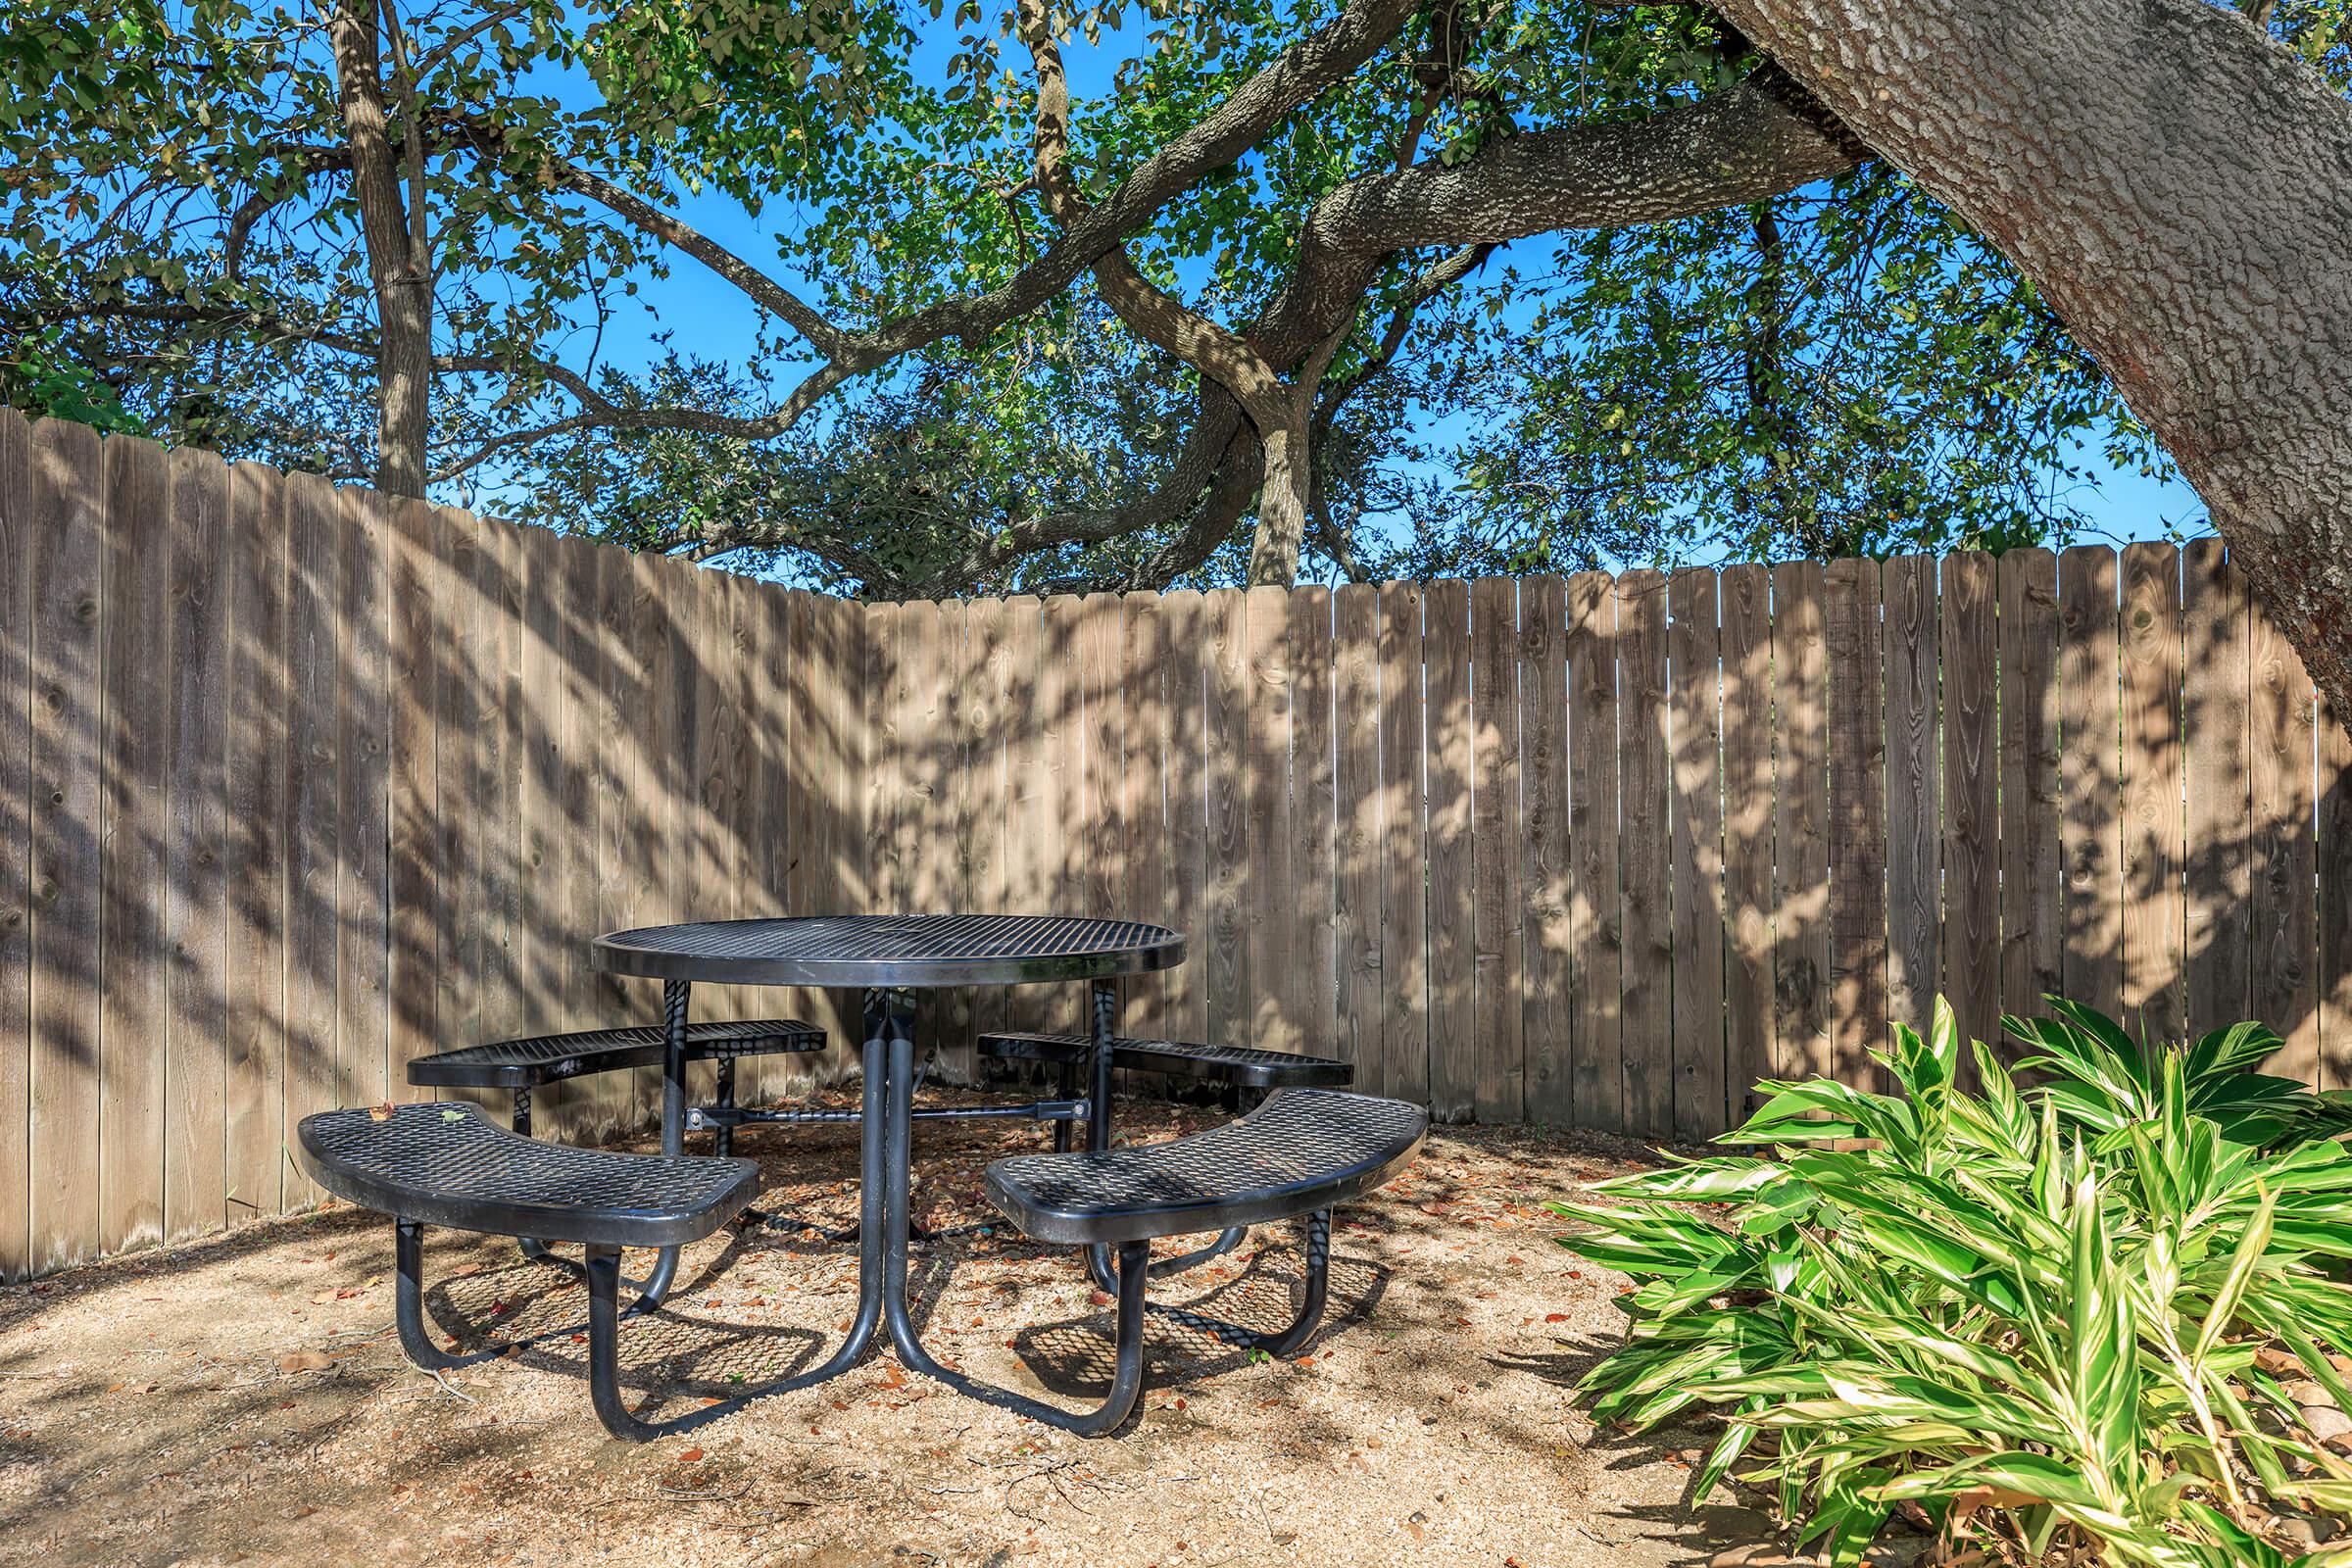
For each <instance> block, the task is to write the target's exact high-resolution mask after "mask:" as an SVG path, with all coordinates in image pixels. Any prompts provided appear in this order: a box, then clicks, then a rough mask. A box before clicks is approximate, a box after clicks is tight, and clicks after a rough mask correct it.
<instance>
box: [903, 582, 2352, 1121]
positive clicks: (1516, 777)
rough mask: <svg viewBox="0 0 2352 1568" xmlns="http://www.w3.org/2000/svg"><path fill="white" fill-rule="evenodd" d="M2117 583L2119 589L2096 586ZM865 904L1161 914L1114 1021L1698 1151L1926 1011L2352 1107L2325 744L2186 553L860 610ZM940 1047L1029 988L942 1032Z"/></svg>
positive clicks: (2285, 657)
mask: <svg viewBox="0 0 2352 1568" xmlns="http://www.w3.org/2000/svg"><path fill="white" fill-rule="evenodd" d="M2119 567H2120V570H2119ZM864 635H865V644H866V668H865V687H866V701H867V705H868V711H869V712H871V713H872V714H873V725H872V734H873V741H872V746H873V750H872V757H871V763H870V766H871V769H872V784H873V792H874V793H873V797H872V800H871V803H870V805H869V808H868V811H867V822H866V832H867V834H868V835H869V838H870V840H871V842H872V844H873V846H874V850H875V854H874V857H873V860H872V864H871V868H870V874H871V876H872V879H873V880H872V892H873V896H874V897H875V898H876V899H877V900H878V901H879V902H880V903H881V904H883V905H906V906H914V907H941V906H948V905H965V906H976V907H983V908H987V907H1014V908H1042V907H1054V908H1071V909H1078V910H1082V911H1086V912H1097V913H1108V912H1112V911H1118V912H1122V913H1133V914H1137V915H1144V916H1152V915H1157V916H1159V917H1162V918H1164V919H1165V920H1166V921H1167V922H1168V923H1170V924H1173V925H1175V926H1177V927H1179V928H1181V929H1183V930H1185V931H1187V932H1189V933H1191V934H1192V936H1193V939H1194V948H1193V958H1192V961H1191V962H1189V963H1188V964H1186V965H1185V966H1184V967H1182V968H1181V969H1177V970H1174V971H1171V972H1170V973H1168V974H1167V975H1165V976H1161V977H1155V978H1154V979H1152V981H1150V982H1149V983H1147V984H1144V985H1141V986H1139V987H1138V988H1137V993H1136V997H1135V1001H1134V1003H1133V1005H1132V1006H1131V1009H1130V1011H1131V1014H1132V1016H1131V1017H1130V1019H1129V1025H1130V1032H1133V1031H1134V1030H1137V1029H1141V1030H1149V1031H1158V1032H1165V1033H1171V1034H1175V1035H1179V1036H1183V1037H1187V1038H1201V1037H1205V1038H1208V1039H1212V1040H1217V1041H1225V1042H1232V1043H1236V1044H1240V1043H1244V1042H1247V1043H1250V1044H1256V1045H1261V1046H1275V1047H1279V1048H1283V1049H1291V1050H1304V1051H1311V1052H1326V1053H1331V1054H1338V1055H1341V1056H1345V1057H1347V1058H1348V1060H1350V1061H1352V1062H1354V1063H1355V1064H1356V1067H1357V1070H1358V1081H1359V1083H1361V1085H1362V1086H1363V1087H1365V1088H1368V1089H1372V1090H1376V1091H1379V1092H1383V1093H1387V1094H1392V1095H1399V1096H1403V1097H1405V1098H1407V1099H1411V1100H1416V1101H1422V1100H1425V1101H1426V1102H1427V1103H1429V1105H1430V1106H1431V1108H1432V1109H1433V1111H1434V1112H1435V1113H1436V1114H1438V1115H1440V1116H1442V1117H1447V1118H1467V1117H1472V1116H1475V1117H1477V1118H1478V1119H1480V1120H1485V1121H1515V1120H1519V1119H1522V1118H1526V1119H1532V1120H1537V1121H1544V1122H1556V1123H1573V1124H1577V1125H1582V1126H1589V1127H1600V1128H1611V1129H1620V1130H1623V1131H1627V1132H1631V1133H1637V1134H1641V1135H1644V1136H1651V1137H1663V1136H1669V1135H1671V1136H1674V1137H1679V1138H1684V1139H1695V1138H1700V1137H1704V1136H1706V1135H1709V1134H1712V1133H1715V1132H1718V1131H1720V1130H1722V1129H1723V1128H1724V1127H1725V1126H1726V1125H1727V1124H1728V1122H1729V1121H1730V1120H1731V1119H1733V1118H1735V1117H1737V1116H1738V1115H1740V1112H1741V1110H1742V1108H1743V1104H1744V1102H1745V1101H1746V1100H1747V1098H1748V1096H1747V1091H1748V1089H1749V1086H1750V1085H1752V1084H1753V1083H1754V1082H1755V1081H1756V1080H1757V1079H1759V1078H1765V1077H1776V1076H1800V1075H1804V1074H1808V1073H1816V1072H1819V1073H1829V1074H1835V1075H1838V1076H1840V1077H1844V1078H1846V1079H1848V1080H1852V1081H1866V1080H1868V1079H1869V1078H1870V1077H1871V1075H1872V1074H1873V1073H1874V1072H1875V1069H1874V1068H1873V1067H1872V1065H1871V1064H1870V1062H1869V1060H1868V1056H1867V1052H1868V1050H1869V1049H1870V1048H1871V1047H1872V1046H1873V1045H1874V1044H1878V1043H1880V1042H1881V1041H1883V1039H1884V1037H1885V1031H1886V1021H1887V1019H1888V1018H1895V1019H1901V1020H1903V1021H1906V1022H1910V1023H1912V1024H1914V1025H1916V1026H1921V1027H1924V1026H1925V1024H1926V1022H1927V1019H1928V1015H1929V1013H1930V1011H1931V1009H1932V1007H1933V1005H1934V1001H1935V997H1936V993H1937V992H1938V991H1939V990H1940V991H1942V992H1944V993H1945V994H1947V995H1948V996H1949V997H1950V998H1951V1001H1952V1004H1953V1005H1954V1007H1955V1009H1956V1010H1957V1012H1958V1015H1959V1018H1960V1021H1961V1023H1962V1024H1963V1025H1964V1026H1965V1027H1966V1028H1967V1029H1968V1030H1969V1031H1970V1032H1971V1033H1972V1034H1973V1035H1975V1036H1976V1037H1978V1038H1982V1039H1985V1040H1987V1041H1991V1040H1994V1039H1996V1038H1997V1029H1998V1024H1997V1019H1998V1016H1999V1014H2000V1013H2001V1012H2002V1011H2003V1010H2012V1011H2024V1012H2031V1011H2034V1010H2036V1009H2037V1008H2038V1005H2039V1004H2038V999H2039V997H2040V996H2041V995H2042V994H2043V993H2045V992H2050V991H2063V992H2065V993H2067V994H2069V995H2071V996H2074V997H2077V998H2079V999H2081V1000H2082V1001H2085V1002H2088V1003H2090V1004H2092V1005H2096V1006H2099V1007H2101V1008H2103V1009H2105V1010H2107V1011H2108V1012H2110V1013H2116V1014H2128V1015H2129V1016H2130V1017H2131V1020H2132V1021H2133V1022H2134V1023H2139V1024H2144V1026H2145V1027H2146V1028H2147V1029H2149V1030H2150V1031H2153V1032H2155V1033H2157V1034H2160V1035H2178V1034H2180V1032H2181V1031H2182V1030H2183V1029H2184V1028H2195V1029H2204V1028H2207V1027H2211V1026H2213V1025H2216V1024H2220V1023H2224V1022H2232V1021H2235V1020H2237V1019H2239V1018H2242V1017H2248V1016H2255V1017H2261V1018H2264V1019H2267V1020H2269V1021H2270V1022H2272V1023H2273V1024H2275V1025H2276V1026H2277V1027H2278V1029H2279V1031H2280V1033H2281V1034H2283V1035H2284V1036H2285V1037H2286V1040H2287V1047H2286V1051H2285V1053H2284V1054H2283V1058H2282V1061H2281V1063H2280V1066H2281V1068H2282V1070H2285V1071H2289V1072H2293V1073H2296V1074H2299V1075H2301V1076H2304V1077H2306V1078H2310V1079H2313V1080H2315V1081H2319V1082H2324V1083H2327V1084H2328V1085H2331V1086H2332V1085H2343V1086H2347V1087H2352V918H2348V917H2352V802H2348V801H2347V800H2346V797H2345V795H2344V792H2343V781H2344V779H2345V777H2346V776H2347V765H2348V764H2352V746H2348V745H2347V742H2346V738H2345V735H2344V732H2343V730H2342V729H2341V728H2340V727H2339V726H2338V725H2337V724H2335V723H2334V722H2333V721H2332V720H2328V721H2327V722H2325V723H2316V724H2315V717H2316V716H2319V715H2316V714H2315V705H2314V697H2313V691H2312V687H2311V683H2310V681H2309V679H2308V678H2307V677H2306V675H2305V674H2304V671H2303V669H2302V666H2301V662H2300V661H2299V660H2298V659H2297V658H2296V656H2295V654H2294V653H2293V651H2292V650H2291V649H2290V648H2289V647H2288V646H2287V645H2286V643H2285V641H2284V640H2283V639H2282V638H2280V637H2279V636H2278V633H2277V631H2276V630H2275V629H2274V628H2273V627H2272V626H2271V625H2270V624H2269V623H2268V622H2267V621H2266V620H2265V619H2264V617H2262V616H2261V615H2260V614H2259V613H2256V612H2255V611H2254V610H2253V607H2252V606H2251V604H2250V602H2249V600H2248V598H2247V595H2246V592H2245V590H2244V588H2243V586H2242V584H2241V583H2240V582H2239V581H2238V579H2237V578H2236V576H2235V575H2234V574H2233V572H2232V571H2231V570H2230V568H2229V565H2228V564H2227V563H2226V561H2225V559H2224V554H2223V551H2222V548H2221V546H2220V544H2219V542H2218V541H2211V540H2207V541H2199V542H2196V543H2194V544H2191V545H2190V546H2189V547H2188V548H2187V549H2186V550H2185V551H2178V550H2176V549H2174V548H2173V547H2172V546H2170V545H2160V544H2136V545H2131V546H2130V547H2128V548H2127V549H2125V550H2124V551H2123V552H2122V554H2121V557H2120V560H2119V557H2118V554H2117V552H2115V551H2114V550H2112V549H2107V548H2086V549H2074V550H2068V551H2065V552H2063V553H2061V554H2058V555H2056V556H2053V555H2052V554H2051V553H2050V552H2048V551H2043V550H2020V551H2015V552H2012V553H2010V554H2007V555H2004V556H2002V557H2001V558H1999V560H1998V561H1997V562H1996V561H1995V560H1994V559H1992V558H1990V557H1987V556H1981V555H1961V556H1955V557H1952V558H1950V559H1948V560H1945V561H1943V562H1942V563H1940V564H1938V563H1937V562H1936V561H1935V560H1933V559H1929V558H1925V557H1910V558H1903V559H1897V560H1894V561H1890V562H1887V563H1886V564H1880V563H1878V562H1874V561H1838V562H1834V563H1831V564H1827V565H1826V566H1825V565H1822V564H1814V563H1793V564H1785V565H1777V566H1770V567H1767V566H1760V565H1742V566H1732V567H1728V568H1725V569H1723V570H1722V571H1720V572H1718V571H1713V570H1703V569H1702V570H1688V571H1678V572H1676V573H1674V574H1672V575H1671V576H1668V575H1664V574H1661V573H1659V572H1656V571H1645V570H1644V571H1629V572H1626V573H1624V574H1623V575H1622V576H1618V577H1614V578H1612V577H1609V576H1606V575H1602V574H1597V573H1595V574H1590V575H1582V576H1574V577H1569V578H1566V579H1562V578H1559V577H1549V576H1540V577H1528V578H1522V579H1516V580H1514V579H1509V578H1487V579H1481V580H1479V581H1476V582H1472V583H1461V582H1436V583H1430V584H1427V585H1416V584H1409V583H1390V584H1385V585H1381V586H1378V587H1374V586H1368V585H1365V586H1348V587H1343V588H1340V589H1338V590H1337V591H1336V592H1332V591H1327V590H1325V589H1322V588H1300V589H1296V590H1291V591H1284V590H1280V589H1263V588H1259V589H1250V590H1246V591H1244V590H1222V591H1218V592H1212V593H1207V594H1200V593H1191V592H1181V593H1168V594H1158V595H1154V594H1150V593H1137V594H1129V595H1126V596H1124V597H1123V598H1119V597H1112V596H1097V597H1090V598H1087V599H1084V600H1079V599H1073V598H1055V599H1049V600H1047V601H1045V602H1044V603H1043V604H1042V605H1041V604H1040V603H1039V602H1038V601H1036V600H1034V599H1026V598H1015V599H1009V600H1005V601H1003V602H975V603H965V604H944V605H930V604H904V605H877V606H874V607H872V608H871V609H869V610H868V611H867V612H866V620H865V634H864ZM940 1011H941V1016H939V1017H938V1018H936V1019H935V1020H933V1030H934V1036H935V1038H948V1039H954V1038H956V1036H957V1034H958V1033H959V1032H961V1031H964V1030H967V1029H970V1028H971V1027H972V1026H973V1024H974V1022H975V1021H977V1022H981V1023H988V1022H994V1021H997V1020H998V1019H1000V1018H1005V1017H1007V1016H1009V1021H1011V1022H1013V1023H1015V1024H1018V1025H1021V1026H1027V1027H1036V1026H1041V1025H1050V1026H1057V1027H1063V1028H1076V1027H1078V1026H1079V1019H1078V1018H1077V1016H1076V1013H1075V1011H1074V1010H1073V1009H1072V1007H1071V1005H1070V1004H1069V1003H1068V1001H1067V1000H1066V999H1049V998H1025V997H1013V998H1009V999H1005V998H987V997H973V998H969V999H951V1000H950V1001H949V1002H948V1003H947V1004H945V1005H943V1006H942V1008H941V1009H940Z"/></svg>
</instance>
